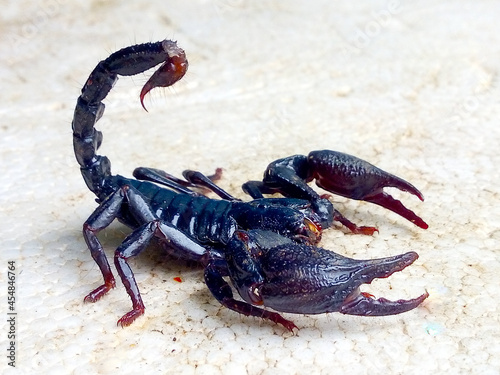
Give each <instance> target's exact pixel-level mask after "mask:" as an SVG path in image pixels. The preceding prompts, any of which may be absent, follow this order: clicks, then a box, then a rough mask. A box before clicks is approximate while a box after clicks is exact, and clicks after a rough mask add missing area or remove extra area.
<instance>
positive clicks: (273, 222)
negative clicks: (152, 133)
mask: <svg viewBox="0 0 500 375" xmlns="http://www.w3.org/2000/svg"><path fill="white" fill-rule="evenodd" d="M160 63H162V65H161V66H160V68H159V69H158V70H156V71H155V73H154V74H153V75H152V76H151V78H150V79H149V80H148V81H147V83H146V84H145V85H144V87H143V88H142V91H141V93H140V100H141V104H142V105H143V106H144V103H143V100H144V97H145V95H146V94H147V93H148V92H149V91H150V90H152V89H153V88H155V87H167V86H170V85H172V84H174V83H175V82H177V81H178V80H180V79H181V78H182V77H183V76H184V74H185V73H186V70H187V68H188V62H187V59H186V56H185V53H184V51H183V50H182V49H180V48H179V47H178V46H177V44H176V42H173V41H170V40H164V41H162V42H157V43H146V44H140V45H135V46H131V47H127V48H124V49H122V50H120V51H118V52H115V53H113V54H111V55H110V56H109V57H108V58H107V59H105V60H103V61H101V62H100V63H99V64H98V65H97V66H96V68H95V69H94V70H93V71H92V73H91V74H90V76H89V78H88V80H87V81H86V83H85V85H84V87H83V89H82V94H81V95H80V97H79V98H78V101H77V104H76V108H75V113H74V118H73V123H72V128H73V144H74V151H75V155H76V159H77V161H78V164H79V165H80V169H81V173H82V176H83V179H84V180H85V183H86V184H87V186H88V188H89V189H90V190H91V191H92V192H93V193H95V195H96V196H97V202H98V203H99V206H98V207H97V208H96V209H95V211H94V212H93V213H92V215H90V217H89V218H88V220H87V221H86V222H85V223H84V225H83V236H84V238H85V241H86V243H87V246H88V248H89V249H90V253H91V255H92V258H93V259H94V260H95V262H96V263H97V265H98V266H99V268H100V270H101V272H102V275H103V277H104V284H102V285H101V286H99V287H98V288H96V289H95V290H93V291H92V292H90V293H89V294H88V295H87V296H86V297H85V301H87V302H95V301H97V300H98V299H100V298H101V297H103V296H104V295H105V294H106V293H107V292H108V291H109V290H110V289H112V288H114V287H115V279H114V277H113V273H112V271H111V268H110V265H109V263H108V261H107V258H106V255H105V253H104V250H103V247H102V245H101V243H100V242H99V239H98V238H97V233H98V232H99V231H101V230H102V229H104V228H106V227H107V226H108V225H109V224H110V223H111V222H112V221H113V220H114V219H118V220H120V221H121V222H123V223H125V224H126V225H127V226H129V227H131V228H133V231H132V233H131V234H130V235H129V236H128V237H127V238H126V239H125V240H124V241H123V242H122V243H121V245H120V246H119V247H118V248H117V249H116V251H115V256H114V263H115V267H116V270H117V272H118V274H119V275H120V278H121V280H122V282H123V285H124V286H125V288H126V290H127V293H128V294H129V296H130V298H131V300H132V310H131V311H130V312H128V313H126V314H125V315H124V316H123V317H122V318H121V319H119V320H118V324H119V325H121V326H128V325H130V324H131V323H132V322H133V321H134V320H135V319H136V318H137V317H139V316H140V315H142V314H143V313H144V304H143V301H142V298H141V295H140V293H139V288H138V286H137V283H136V281H135V279H134V275H133V272H132V270H131V268H130V266H129V264H128V262H127V260H128V259H129V258H130V257H133V256H137V255H138V254H139V253H140V252H141V251H142V250H144V248H145V247H146V246H147V245H148V244H149V243H150V241H151V240H152V239H153V238H155V239H157V240H158V241H159V243H160V244H161V245H162V247H163V248H165V249H166V250H167V251H169V252H170V253H173V254H175V255H177V256H178V257H180V258H183V259H188V260H194V261H196V262H199V263H200V264H202V265H203V267H204V275H205V282H206V285H207V287H208V289H209V290H210V291H211V293H212V294H213V296H214V297H215V298H216V299H217V300H218V301H219V302H220V303H221V304H222V305H223V306H225V307H227V308H229V309H231V310H234V311H237V312H239V313H242V314H245V315H251V316H256V317H261V318H265V319H269V320H271V321H273V322H276V323H279V324H282V325H283V326H284V327H286V328H287V329H289V330H293V328H296V326H295V324H294V323H293V322H291V321H289V320H287V319H285V318H283V317H282V316H281V315H280V314H278V313H276V312H272V311H269V310H265V309H262V308H260V307H257V306H265V307H269V308H271V309H274V310H276V311H279V312H288V313H300V314H320V313H327V312H335V311H337V312H341V313H343V314H351V315H392V314H399V313H402V312H405V311H408V310H411V309H413V308H415V307H417V306H418V305H419V304H420V303H421V302H422V301H423V300H424V299H425V298H426V297H427V296H428V294H427V293H424V294H422V295H421V296H420V297H417V298H415V299H411V300H399V301H394V302H393V301H388V300H386V299H383V298H380V299H374V298H373V296H372V295H370V294H368V293H362V292H360V290H359V287H360V285H361V284H365V283H370V282H371V281H372V280H373V279H375V278H382V277H388V276H390V275H391V274H392V273H394V272H396V271H400V270H402V269H403V268H405V267H407V266H408V265H410V264H412V263H413V262H414V261H415V260H416V259H417V258H418V255H417V254H416V253H415V252H408V253H406V254H402V255H397V256H393V257H388V258H382V259H373V260H354V259H350V258H346V257H343V256H340V255H338V254H335V253H333V252H331V251H328V250H325V249H322V248H318V247H316V246H315V245H316V244H317V243H318V242H319V240H320V239H321V232H322V230H323V229H326V228H328V227H331V226H332V224H333V222H334V221H338V222H340V223H341V224H343V225H345V226H346V227H347V228H348V229H349V230H351V231H352V232H354V233H362V234H373V233H374V232H375V231H376V230H377V229H376V228H374V227H359V226H357V225H355V224H353V223H352V222H350V221H349V220H347V219H346V218H345V217H344V216H342V215H341V214H340V213H339V212H338V211H336V210H335V209H334V208H333V206H332V204H331V203H330V201H329V200H328V199H327V197H325V196H320V195H318V193H316V192H315V191H314V190H313V189H311V188H310V187H309V186H308V185H307V182H310V181H312V180H313V179H315V180H316V184H317V185H318V186H320V187H322V188H324V189H326V190H328V191H330V192H333V193H335V194H338V195H342V196H345V197H348V198H353V199H359V200H365V201H368V202H373V203H375V204H378V205H381V206H383V207H386V208H388V209H390V210H392V211H394V212H396V213H398V214H400V215H401V216H403V217H404V218H406V219H408V220H410V221H411V222H413V223H414V224H416V225H417V226H419V227H421V228H424V229H425V228H427V224H426V223H425V222H424V221H423V220H422V219H420V218H419V217H418V216H417V215H415V214H414V213H413V212H412V211H410V210H408V209H407V208H405V207H404V206H403V205H402V204H401V203H400V202H399V201H397V200H395V199H393V198H392V197H391V196H390V195H388V194H386V193H384V192H383V188H384V187H388V186H391V187H396V188H399V189H401V190H403V191H407V192H410V193H411V194H414V195H416V196H417V197H418V198H420V199H421V200H423V197H422V194H421V193H420V192H419V191H418V190H417V189H416V188H415V187H414V186H412V185H411V184H410V183H408V182H406V181H404V180H402V179H400V178H398V177H396V176H393V175H391V174H389V173H387V172H384V171H382V170H380V169H378V168H377V167H375V166H373V165H371V164H369V163H367V162H365V161H363V160H360V159H358V158H356V157H354V156H350V155H347V154H343V153H339V152H334V151H328V150H324V151H315V152H311V153H310V154H309V155H308V156H303V155H295V156H291V157H288V158H284V159H280V160H277V161H275V162H273V163H271V164H270V165H269V166H268V168H267V170H266V172H265V173H264V178H263V180H262V181H260V182H258V181H249V182H247V183H246V184H244V185H243V189H244V190H245V191H246V192H247V193H248V194H249V195H251V196H252V198H253V200H252V201H249V202H243V201H240V200H238V199H235V198H233V197H232V196H231V195H229V194H228V193H227V192H225V191H224V190H222V189H221V188H219V187H218V186H217V185H215V183H214V182H213V181H214V180H215V179H216V178H217V176H212V177H207V176H205V175H203V174H201V173H199V172H194V171H185V173H184V177H185V179H186V180H182V179H177V178H175V177H173V176H171V175H169V174H167V173H165V172H163V171H161V170H157V169H153V168H138V169H136V170H135V171H134V177H135V178H136V179H130V178H126V177H122V176H120V175H113V174H111V166H110V161H109V159H108V158H107V157H106V156H101V155H97V154H96V151H97V149H98V148H99V146H100V145H101V141H102V133H101V132H100V131H98V130H96V129H95V128H94V124H95V123H96V122H97V121H98V120H99V119H100V118H101V116H102V114H103V112H104V104H103V103H102V101H103V99H104V98H105V97H106V95H107V94H108V93H109V91H110V90H111V88H112V87H113V84H114V83H115V81H116V80H117V78H118V75H121V76H132V75H135V74H139V73H142V72H144V71H146V70H148V69H150V68H153V67H155V66H156V65H158V64H160ZM165 187H166V188H165ZM200 187H201V188H204V189H205V192H206V189H208V190H210V191H213V192H215V193H216V194H218V195H219V196H220V197H221V199H217V200H216V199H210V198H208V197H206V196H205V195H204V194H202V193H200V192H199V190H198V189H197V188H200ZM271 193H281V194H282V195H284V196H285V198H264V197H263V194H271ZM225 278H226V279H227V278H229V279H230V281H231V284H232V285H233V287H234V288H235V289H236V290H237V291H238V293H239V294H240V296H241V298H242V299H243V301H241V300H237V299H235V298H234V297H233V292H232V288H231V286H230V284H229V283H228V282H227V281H226V279H225Z"/></svg>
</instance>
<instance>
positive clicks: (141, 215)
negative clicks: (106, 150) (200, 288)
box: [84, 185, 206, 327]
mask: <svg viewBox="0 0 500 375" xmlns="http://www.w3.org/2000/svg"><path fill="white" fill-rule="evenodd" d="M124 201H126V202H127V204H128V206H129V210H130V213H131V214H132V215H133V216H134V218H135V219H136V220H137V222H138V223H139V224H142V225H140V226H139V227H138V228H137V229H135V230H134V231H133V232H132V233H131V234H130V235H129V236H128V237H127V238H126V239H125V240H124V241H123V242H122V244H121V245H120V246H119V247H118V248H117V249H116V251H115V266H116V269H117V271H118V274H119V275H120V278H121V280H122V282H123V285H124V286H125V289H126V291H127V293H128V295H129V296H130V299H131V301H132V310H131V311H130V312H128V313H127V314H125V315H124V316H123V317H122V318H121V319H120V320H118V325H121V326H122V327H124V326H128V325H130V324H131V323H132V322H133V321H134V320H135V319H136V318H137V317H139V316H140V315H142V314H143V313H144V309H145V307H144V303H143V301H142V298H141V295H140V292H139V288H138V286H137V282H136V281H135V278H134V273H133V271H132V269H131V268H130V266H129V265H128V263H127V260H128V259H129V258H130V257H133V256H137V255H138V254H140V253H141V252H142V251H143V250H144V249H145V248H146V246H147V245H148V244H149V242H150V241H151V239H152V238H153V237H157V238H159V239H161V240H163V241H165V242H168V243H169V244H170V245H171V246H174V247H176V248H178V249H180V250H182V251H185V252H191V253H194V254H196V255H198V256H201V255H203V254H204V253H205V251H206V250H205V249H204V248H203V247H202V246H200V245H199V244H197V243H196V242H194V241H193V240H191V239H190V238H189V237H187V236H186V235H185V234H184V233H182V232H181V231H179V230H178V229H177V228H175V227H173V226H172V224H170V223H167V222H163V221H160V220H159V219H158V217H157V216H156V215H155V214H154V212H153V211H152V209H151V207H150V206H149V203H148V202H147V201H146V199H145V198H144V197H143V196H142V194H141V193H139V192H138V191H137V190H136V189H135V188H134V187H132V186H128V185H125V186H123V187H122V188H121V189H119V190H118V191H116V192H115V193H113V194H112V195H111V196H110V197H109V198H107V199H106V200H105V201H104V202H103V203H101V205H100V206H99V207H98V208H97V209H96V211H95V212H94V213H93V214H92V215H91V217H90V218H89V220H87V222H86V223H85V224H84V235H85V239H86V240H87V244H88V245H89V248H90V249H91V253H92V256H93V258H94V259H95V261H96V262H97V263H98V265H99V268H100V269H101V272H102V274H103V277H104V284H103V285H101V286H100V287H98V288H97V289H95V290H94V291H92V292H91V293H90V294H89V295H88V296H87V297H85V301H88V302H95V301H97V300H98V299H99V298H101V297H102V296H103V295H104V294H106V293H107V292H108V291H109V290H110V289H111V288H113V287H114V286H115V280H114V278H113V275H112V273H111V270H110V267H109V264H108V261H107V260H106V256H105V254H104V251H103V249H102V245H101V244H100V242H99V240H98V239H97V237H96V233H97V232H98V231H100V230H102V229H104V228H105V227H107V226H108V225H109V224H110V223H111V222H112V221H113V220H114V219H115V218H116V217H117V216H118V214H119V212H120V208H121V206H122V204H123V203H124Z"/></svg>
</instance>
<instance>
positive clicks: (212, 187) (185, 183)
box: [133, 167, 238, 201]
mask: <svg viewBox="0 0 500 375" xmlns="http://www.w3.org/2000/svg"><path fill="white" fill-rule="evenodd" d="M133 174H134V177H135V178H137V179H138V180H145V181H151V182H155V183H157V184H160V185H163V186H167V187H169V188H171V189H174V190H176V191H177V192H179V193H183V194H189V195H198V193H196V192H194V191H192V190H190V189H189V188H197V189H202V190H205V191H207V190H208V191H212V192H214V193H215V194H217V195H218V196H219V197H221V198H222V199H226V200H230V201H235V200H238V199H236V198H235V197H233V196H232V195H231V194H229V193H228V192H227V191H225V190H223V189H222V188H221V187H219V186H217V185H216V184H215V183H214V181H217V180H219V179H220V178H221V176H222V169H221V168H217V169H216V170H215V173H214V174H213V175H210V176H206V175H204V174H203V173H201V172H197V171H192V170H185V171H184V172H182V175H183V176H184V178H185V180H182V179H180V178H177V177H175V176H173V175H171V174H169V173H167V172H165V171H162V170H161V169H155V168H145V167H140V168H136V169H135V170H134V173H133Z"/></svg>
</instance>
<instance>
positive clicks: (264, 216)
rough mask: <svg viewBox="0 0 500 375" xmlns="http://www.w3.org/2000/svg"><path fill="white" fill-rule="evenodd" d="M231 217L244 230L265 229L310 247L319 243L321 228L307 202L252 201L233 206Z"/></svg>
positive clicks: (289, 199) (268, 199) (318, 220)
mask: <svg viewBox="0 0 500 375" xmlns="http://www.w3.org/2000/svg"><path fill="white" fill-rule="evenodd" d="M231 216H232V217H233V218H235V220H236V222H237V223H238V226H239V227H240V228H245V229H259V230H268V231H272V232H276V233H279V234H280V235H282V236H285V237H289V238H292V239H293V240H294V241H296V242H300V243H306V244H310V245H314V244H317V243H318V242H319V241H320V240H321V232H322V225H321V220H320V218H319V217H318V215H316V213H315V212H314V211H313V210H312V209H310V203H309V202H307V201H304V200H301V199H291V198H287V199H281V198H280V199H273V198H267V199H254V200H253V201H251V202H245V203H244V204H239V203H238V202H235V203H233V208H232V211H231Z"/></svg>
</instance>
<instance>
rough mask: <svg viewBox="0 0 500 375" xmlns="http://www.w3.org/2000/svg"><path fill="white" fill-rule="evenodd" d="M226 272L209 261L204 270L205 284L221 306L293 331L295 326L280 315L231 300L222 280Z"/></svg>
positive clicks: (227, 285)
mask: <svg viewBox="0 0 500 375" xmlns="http://www.w3.org/2000/svg"><path fill="white" fill-rule="evenodd" d="M223 276H227V272H226V271H225V270H224V269H223V268H219V267H217V265H216V263H215V262H213V261H210V262H209V264H208V265H207V267H206V268H205V283H206V284H207V287H208V289H209V290H210V292H211V293H212V295H213V296H214V297H215V298H216V299H217V301H219V302H220V303H221V304H222V306H224V307H227V308H228V309H230V310H233V311H236V312H237V313H240V314H243V315H246V316H255V317H258V318H262V319H269V320H271V321H272V322H274V323H277V324H281V325H282V326H284V327H285V328H286V329H288V330H289V331H293V329H294V328H297V326H296V325H295V324H294V323H293V322H292V321H290V320H287V319H285V318H283V317H282V316H281V315H280V314H278V313H275V312H271V311H267V310H264V309H261V308H259V307H256V306H252V305H251V304H249V303H246V302H243V301H238V300H236V299H234V298H233V292H232V290H231V286H230V285H229V284H228V283H227V282H226V281H225V280H224V279H223Z"/></svg>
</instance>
